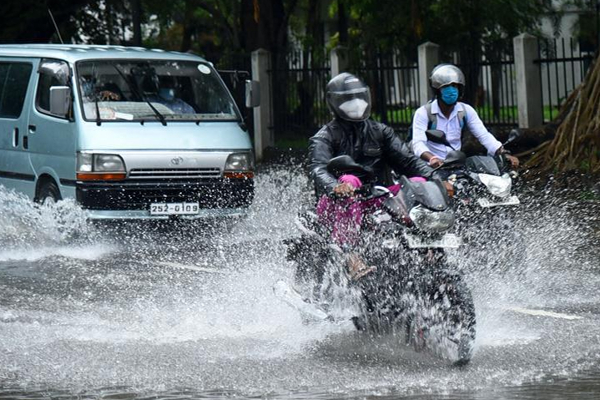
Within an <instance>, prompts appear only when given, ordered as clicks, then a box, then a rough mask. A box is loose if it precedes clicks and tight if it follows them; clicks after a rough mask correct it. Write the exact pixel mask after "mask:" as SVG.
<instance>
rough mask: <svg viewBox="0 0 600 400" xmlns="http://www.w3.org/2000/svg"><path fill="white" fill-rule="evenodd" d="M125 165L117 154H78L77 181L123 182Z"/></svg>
mask: <svg viewBox="0 0 600 400" xmlns="http://www.w3.org/2000/svg"><path fill="white" fill-rule="evenodd" d="M125 176H126V170H125V163H124V162H123V159H122V158H121V156H119V155H117V154H93V153H77V180H80V181H106V180H123V179H125Z"/></svg>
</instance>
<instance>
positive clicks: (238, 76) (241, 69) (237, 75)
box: [217, 54, 254, 134]
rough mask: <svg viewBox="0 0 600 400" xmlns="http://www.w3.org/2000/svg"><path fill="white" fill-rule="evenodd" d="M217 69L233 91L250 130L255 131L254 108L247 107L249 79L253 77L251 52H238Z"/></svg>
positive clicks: (221, 62) (222, 62) (222, 61)
mask: <svg viewBox="0 0 600 400" xmlns="http://www.w3.org/2000/svg"><path fill="white" fill-rule="evenodd" d="M217 70H218V72H219V75H221V78H223V82H225V85H226V86H227V88H228V89H229V90H230V91H231V94H232V95H233V99H234V100H235V102H236V104H237V106H238V108H239V109H240V112H241V113H242V118H244V122H245V124H246V127H247V128H248V130H249V132H250V133H251V134H252V133H253V132H254V119H253V113H252V109H249V108H246V85H245V82H246V80H247V79H251V78H252V58H251V55H250V54H236V55H230V56H229V57H227V58H225V59H223V60H221V61H220V62H219V63H218V65H217Z"/></svg>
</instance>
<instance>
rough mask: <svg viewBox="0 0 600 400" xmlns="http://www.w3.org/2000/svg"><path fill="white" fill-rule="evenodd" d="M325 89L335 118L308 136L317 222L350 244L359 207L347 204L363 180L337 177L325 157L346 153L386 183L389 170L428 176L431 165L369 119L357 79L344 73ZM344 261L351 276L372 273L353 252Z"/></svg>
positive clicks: (336, 238)
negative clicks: (316, 203)
mask: <svg viewBox="0 0 600 400" xmlns="http://www.w3.org/2000/svg"><path fill="white" fill-rule="evenodd" d="M326 92H327V105H328V107H329V109H330V111H331V112H332V114H333V116H334V118H333V120H331V121H330V122H328V123H327V124H325V125H324V126H323V127H322V128H321V129H320V130H319V131H318V132H317V133H316V134H315V135H314V136H313V137H311V138H310V144H309V170H310V177H311V179H312V180H313V182H314V185H315V191H316V195H317V198H318V205H317V214H318V216H319V221H320V222H321V223H323V224H326V225H329V226H330V227H331V228H332V239H333V240H334V242H337V243H338V244H342V245H346V246H349V247H352V242H353V239H354V238H356V235H358V233H359V232H358V228H359V227H360V220H361V217H362V215H361V212H362V210H361V209H360V207H358V206H357V204H351V205H350V207H348V204H347V203H348V202H352V197H353V196H354V193H355V190H356V189H358V187H360V186H361V184H362V182H361V181H360V179H357V177H355V176H352V175H350V176H348V175H345V176H342V177H340V178H338V177H335V176H334V175H332V174H331V173H329V172H328V171H327V163H328V162H329V160H331V159H332V158H334V157H336V156H340V155H349V156H350V157H352V158H353V159H354V161H355V162H356V163H358V164H360V165H362V166H364V167H370V168H372V169H373V172H374V174H375V176H376V184H379V185H384V186H389V185H392V184H393V182H392V181H391V177H390V174H389V172H390V168H391V169H393V170H394V171H395V172H396V173H397V174H399V175H407V176H419V177H426V178H429V177H431V176H432V174H433V169H432V168H431V167H429V166H428V165H427V163H426V162H424V161H423V160H421V159H419V158H418V157H416V156H415V155H413V154H412V153H410V151H409V149H408V147H407V146H406V145H405V144H404V143H403V142H402V141H401V140H400V138H399V137H398V136H397V135H396V134H395V132H394V130H393V129H392V128H390V127H388V126H386V125H384V124H381V123H378V122H375V121H373V120H371V119H369V117H370V115H371V97H370V92H369V87H368V86H367V85H366V84H365V83H364V82H363V81H361V80H360V79H359V78H357V77H356V76H354V75H352V74H350V73H347V72H343V73H341V74H339V75H337V76H335V77H334V78H332V79H331V80H330V81H329V83H328V84H327V87H326ZM395 190H396V191H397V190H398V188H396V189H395ZM341 203H346V204H343V205H342V206H340V205H341ZM348 261H349V269H350V273H351V275H353V274H354V275H355V276H356V277H360V276H363V275H364V274H366V273H368V272H369V271H370V269H368V268H366V266H365V265H364V263H362V261H360V259H359V258H358V257H357V256H356V255H355V254H353V253H352V252H350V256H349V260H348Z"/></svg>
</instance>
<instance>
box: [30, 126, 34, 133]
mask: <svg viewBox="0 0 600 400" xmlns="http://www.w3.org/2000/svg"><path fill="white" fill-rule="evenodd" d="M35 129H36V128H35V125H29V133H35Z"/></svg>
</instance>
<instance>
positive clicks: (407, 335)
mask: <svg viewBox="0 0 600 400" xmlns="http://www.w3.org/2000/svg"><path fill="white" fill-rule="evenodd" d="M327 168H328V170H329V172H330V173H332V174H333V175H334V176H340V175H342V174H348V173H351V174H354V175H357V176H359V178H361V180H362V181H363V182H369V181H370V179H373V178H374V174H373V173H372V171H371V170H370V169H368V168H365V167H362V166H360V165H358V164H356V163H355V162H354V161H353V160H352V159H351V158H350V157H349V156H339V157H336V158H334V159H332V160H331V161H330V162H329V164H328V166H327ZM399 186H400V188H399V190H398V191H397V193H396V194H394V192H393V191H391V190H390V189H388V188H385V187H382V186H377V185H373V184H369V183H367V184H364V185H363V187H362V188H361V190H360V192H359V193H358V194H357V195H356V196H355V197H354V198H353V200H352V202H353V203H354V202H360V203H361V204H362V205H364V210H365V212H364V214H363V219H362V224H361V227H360V232H361V234H360V236H359V242H357V243H353V244H352V246H349V247H348V248H347V249H343V248H342V247H343V246H340V245H338V244H334V243H332V241H331V239H330V237H331V236H330V235H331V231H329V230H328V229H327V228H326V227H324V226H323V224H321V223H320V222H319V220H318V217H317V216H316V215H315V214H312V213H305V214H303V215H301V216H300V217H299V218H298V221H297V222H298V226H299V228H300V231H301V232H302V234H301V236H300V237H299V238H294V239H290V240H286V241H285V243H286V245H287V250H288V260H290V261H293V262H295V266H296V285H297V286H299V287H301V286H305V287H308V295H306V296H304V300H305V302H308V303H315V304H316V305H317V306H318V308H319V309H320V310H323V313H322V315H327V314H328V312H329V311H330V309H331V307H332V306H333V305H334V303H336V302H337V303H338V304H339V303H340V301H341V302H345V303H347V304H350V303H353V304H354V305H355V309H354V312H353V315H352V316H351V320H352V322H353V323H354V326H355V327H356V329H358V330H359V331H363V332H369V333H371V334H376V335H387V334H392V335H395V336H397V337H398V338H399V339H400V340H401V342H402V343H404V344H405V345H410V346H412V347H414V349H415V350H417V351H422V350H425V349H428V350H431V351H432V352H433V353H435V354H438V355H440V356H442V357H444V358H447V359H450V360H452V361H453V362H454V363H456V364H458V365H463V364H466V363H468V362H469V360H470V359H471V356H472V352H473V342H474V340H475V325H476V323H475V307H474V304H473V299H472V296H471V293H470V291H469V289H468V287H467V286H466V284H465V282H464V281H463V278H462V275H461V273H460V271H458V270H456V269H455V268H454V267H453V266H452V265H450V264H449V263H448V261H447V256H446V252H447V250H448V249H456V248H458V247H459V246H460V244H461V240H460V237H458V236H456V235H455V234H453V233H451V232H450V231H451V229H452V227H453V225H454V211H453V208H452V206H451V204H450V199H449V197H448V194H447V191H446V188H445V186H444V184H443V183H442V182H441V181H440V180H438V179H436V180H430V181H423V182H415V181H411V180H410V179H408V178H406V177H405V176H402V177H400V185H399ZM357 256H358V258H359V259H360V260H362V262H363V263H364V265H365V266H369V268H368V269H367V271H368V273H365V274H364V276H363V275H361V274H358V277H357V275H354V276H353V275H352V274H350V273H349V269H350V268H347V267H346V264H349V260H351V259H352V258H353V257H357ZM286 290H287V292H286ZM276 292H280V293H281V292H286V293H288V294H289V293H290V290H289V288H288V289H282V286H281V285H280V286H279V287H278V288H277V289H276ZM340 296H341V297H342V298H341V300H340ZM297 297H298V296H297V295H296V298H297ZM350 299H352V300H350ZM327 319H330V320H333V319H335V318H332V317H329V318H327Z"/></svg>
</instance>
